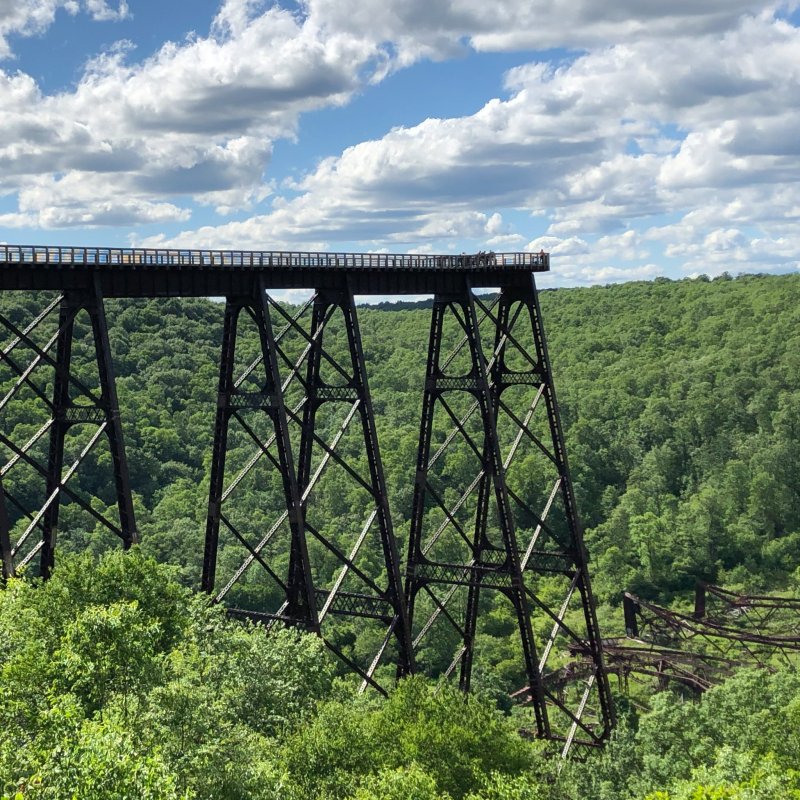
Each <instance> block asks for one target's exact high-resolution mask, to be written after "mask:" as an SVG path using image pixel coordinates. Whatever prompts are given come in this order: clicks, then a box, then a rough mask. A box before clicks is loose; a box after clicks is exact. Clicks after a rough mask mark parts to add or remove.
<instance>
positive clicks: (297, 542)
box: [0, 245, 613, 750]
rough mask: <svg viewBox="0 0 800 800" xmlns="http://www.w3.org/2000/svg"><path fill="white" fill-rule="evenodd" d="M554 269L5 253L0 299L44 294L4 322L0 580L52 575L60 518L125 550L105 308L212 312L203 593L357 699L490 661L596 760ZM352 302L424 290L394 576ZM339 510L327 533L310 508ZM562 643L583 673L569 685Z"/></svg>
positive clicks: (460, 675)
mask: <svg viewBox="0 0 800 800" xmlns="http://www.w3.org/2000/svg"><path fill="white" fill-rule="evenodd" d="M548 268H549V261H548V257H547V255H546V254H544V253H541V254H534V253H502V254H495V253H478V254H475V255H462V256H450V255H438V256H435V255H434V256H431V255H386V254H378V255H376V254H353V253H301V252H285V251H255V252H254V251H210V250H144V249H115V248H60V247H41V248H39V247H20V246H11V245H0V290H1V291H4V292H5V291H9V290H23V291H27V292H34V291H48V292H51V293H52V294H51V295H49V296H48V302H47V304H46V307H45V309H44V311H42V312H41V313H36V312H35V311H31V317H32V319H31V320H30V321H28V320H22V319H11V318H10V317H8V316H6V315H2V316H0V323H2V326H3V327H4V328H5V329H6V330H7V332H8V334H9V337H10V339H9V341H8V342H7V344H6V345H5V347H4V348H3V349H2V351H0V353H1V354H2V364H3V365H4V369H5V373H4V374H3V375H2V380H3V382H2V384H1V385H0V388H2V390H3V396H2V398H0V422H1V423H2V429H1V430H2V432H1V433H0V447H2V448H3V453H2V461H0V556H2V570H3V578H4V579H7V578H9V577H10V576H13V575H14V574H15V573H16V572H17V571H18V570H19V569H20V568H21V567H23V566H26V565H28V564H29V563H32V562H34V558H35V557H36V556H37V555H38V556H39V570H40V573H41V574H42V575H43V576H44V577H47V575H48V574H49V573H50V571H51V569H52V568H53V565H54V563H55V558H54V556H55V547H56V531H57V528H58V522H59V509H60V508H61V510H62V511H63V512H64V513H66V511H67V510H69V512H70V515H72V514H73V512H77V511H79V510H80V511H83V512H85V514H86V515H88V518H89V519H90V520H92V521H93V523H94V524H95V525H96V526H102V527H105V528H108V529H109V530H110V531H111V532H112V533H114V534H116V535H117V536H118V537H119V538H120V539H121V540H122V543H123V545H124V546H125V547H129V546H130V545H131V544H133V543H134V542H136V541H137V538H138V536H137V532H136V525H135V522H134V515H133V502H132V494H131V485H130V480H129V477H128V468H127V462H126V457H125V448H124V443H123V437H122V428H121V424H120V413H119V403H118V400H117V396H116V388H115V382H114V373H113V368H112V361H111V347H110V343H109V337H108V329H107V324H106V319H105V311H104V302H103V299H104V298H105V297H115V298H120V297H122V298H124V297H172V296H220V297H224V298H225V306H224V325H223V338H222V349H221V358H220V364H219V382H218V392H217V406H216V417H215V424H214V430H213V435H212V436H211V437H210V439H211V441H210V449H211V465H210V483H209V494H208V513H207V522H206V538H205V552H204V559H203V574H202V587H203V589H204V590H205V591H206V592H208V593H209V594H210V595H211V596H212V597H213V599H214V600H215V601H216V602H219V603H224V604H225V605H226V606H227V607H228V608H229V610H230V612H231V613H232V614H234V615H237V616H242V617H247V618H250V619H253V620H256V621H260V622H262V623H264V624H265V625H266V626H267V627H269V626H272V625H274V624H276V623H283V624H289V625H295V626H300V627H302V628H304V629H307V630H309V631H312V632H314V633H317V634H318V635H320V636H321V637H322V638H323V640H324V641H325V643H326V644H327V645H328V647H329V648H330V649H331V650H332V651H334V652H335V653H336V654H337V656H338V657H339V658H340V660H341V662H342V663H343V664H344V665H345V666H346V668H347V669H348V670H350V671H351V672H353V673H354V674H355V675H357V676H358V677H359V679H360V681H361V685H362V687H363V688H366V687H373V688H375V689H378V690H379V691H386V689H387V687H388V685H389V684H390V683H391V682H392V681H393V680H394V678H395V674H399V675H401V676H402V675H407V674H411V673H414V672H418V671H422V672H425V673H427V674H430V675H433V676H441V677H443V678H447V677H450V676H453V677H454V678H455V677H456V676H457V680H458V682H459V685H460V686H461V687H462V688H463V689H464V690H469V689H470V688H471V687H474V686H476V685H480V686H483V687H484V688H488V686H489V683H490V682H491V680H492V679H490V673H493V671H494V673H496V672H497V668H498V664H502V669H501V670H500V671H501V673H502V674H501V678H500V680H501V683H502V685H503V686H504V687H505V688H506V690H507V693H508V694H511V693H512V689H519V687H520V686H524V689H522V690H520V691H517V692H515V696H516V698H517V699H518V700H522V701H524V702H525V703H526V704H527V705H528V706H529V708H530V715H531V726H530V727H531V728H532V730H533V731H534V732H535V734H536V735H538V736H540V737H543V738H548V739H555V740H560V741H562V742H563V743H564V749H565V750H566V749H568V748H569V746H570V745H571V744H572V743H573V742H583V743H585V744H598V743H600V742H601V741H602V740H603V739H604V738H605V737H606V736H607V735H608V733H609V731H610V729H611V726H612V724H613V709H612V704H611V700H610V695H609V688H608V680H607V676H606V673H605V670H604V666H603V659H602V645H601V639H600V634H599V631H598V627H597V620H596V616H595V609H594V601H593V598H592V593H591V588H590V582H589V574H588V569H587V557H586V552H585V549H584V545H583V537H582V531H581V526H580V520H579V517H578V513H577V509H576V504H575V497H574V492H573V487H572V482H571V478H570V472H569V465H568V462H567V456H566V451H565V447H564V437H563V432H562V428H561V421H560V418H559V411H558V404H557V401H556V394H555V389H554V385H553V379H552V373H551V366H550V361H549V358H548V354H547V345H546V342H545V336H544V329H543V325H542V317H541V309H540V306H539V301H538V295H537V292H536V286H535V282H534V273H535V272H539V271H545V270H547V269H548ZM492 287H494V288H493V292H494V293H493V294H489V295H487V294H486V292H487V291H489V290H491V289H492ZM298 288H304V289H309V290H311V292H312V298H311V299H310V300H309V301H308V302H307V303H306V304H305V305H303V306H301V307H299V308H296V307H291V306H287V305H285V304H283V303H281V302H279V301H278V300H277V299H276V297H275V292H276V291H277V290H281V289H298ZM365 294H366V295H376V294H382V295H385V294H431V295H433V296H434V300H433V310H432V315H431V328H430V336H429V344H428V354H427V361H426V371H425V378H424V385H423V386H421V387H420V391H421V394H422V418H421V425H420V435H419V443H418V450H417V463H416V476H415V483H414V489H413V501H412V507H411V508H410V509H408V512H409V513H410V519H411V522H410V528H409V529H408V543H407V550H406V554H405V558H404V559H403V558H401V550H402V549H403V548H401V545H400V542H401V541H403V536H402V534H405V532H406V531H405V530H401V531H400V534H401V536H398V532H397V531H395V528H394V523H393V519H392V511H391V509H392V507H391V505H390V502H389V500H390V498H389V497H388V493H387V486H386V478H385V475H384V470H383V465H382V460H381V454H380V448H379V444H378V436H377V432H376V419H375V409H374V406H373V403H372V396H371V393H370V387H369V383H368V377H367V368H366V363H367V362H366V360H365V355H364V344H363V342H362V337H361V333H360V330H359V324H358V315H357V310H356V305H355V302H354V297H355V296H356V295H365ZM56 314H57V319H55V317H56ZM76 321H78V322H77V323H76ZM78 323H79V326H80V330H81V333H82V337H81V338H80V346H79V347H78V346H77V345H75V342H76V341H77V339H76V336H75V330H76V327H75V326H76V324H78ZM87 342H91V346H88V345H87ZM254 343H256V344H255V349H254ZM23 351H24V352H26V353H27V355H28V357H29V360H28V361H27V362H24V361H23V360H22V359H21V354H22V353H23ZM76 354H77V355H80V364H79V366H78V367H76V364H77V361H76ZM48 369H49V371H50V374H49V375H48V376H46V377H44V378H39V379H37V377H36V376H38V375H39V374H40V373H43V372H46V371H47V370H48ZM90 373H91V374H92V375H93V377H92V378H91V379H90V378H87V375H89V374H90ZM19 398H23V399H25V400H26V401H34V400H35V401H36V402H38V403H39V404H40V406H42V407H43V409H44V413H45V418H44V420H43V423H42V425H41V426H40V427H38V428H36V429H35V430H33V431H30V430H28V428H29V427H30V426H29V425H25V424H20V422H19V420H16V419H15V418H14V416H13V414H11V413H9V412H10V411H11V401H12V400H15V399H19ZM132 422H133V421H132ZM84 428H85V429H87V430H88V431H89V433H90V435H89V438H88V440H87V439H85V438H84V439H81V438H80V437H79V436H77V431H78V429H81V430H83V429H84ZM101 440H105V441H106V442H107V446H108V450H109V457H108V458H107V459H106V462H104V463H107V464H108V465H109V473H110V474H109V475H108V479H109V480H108V486H107V487H105V488H102V487H97V486H95V485H94V484H92V485H91V486H90V487H89V488H90V490H91V491H89V494H88V495H87V489H86V488H85V487H84V489H82V490H78V489H74V488H73V486H72V485H69V481H70V479H73V476H74V475H76V474H79V473H80V468H81V465H82V464H83V463H84V462H85V460H86V459H87V457H88V456H89V454H90V453H91V452H92V450H93V448H94V446H95V445H96V444H97V442H99V441H101ZM245 444H247V446H249V448H250V453H251V454H250V456H248V457H244V456H242V453H243V452H245V449H244V445H245ZM65 454H67V455H68V456H69V458H67V456H66V455H65ZM67 464H69V466H67V467H66V469H65V466H66V465H67ZM23 468H24V469H25V470H27V473H26V475H25V476H24V477H23V476H19V475H18V472H19V471H20V470H22V469H23ZM93 470H94V471H95V472H97V470H98V464H94V465H93ZM37 480H38V482H39V484H41V486H40V488H39V489H36V481H37ZM74 483H75V481H74V479H73V484H74ZM345 485H347V486H349V487H350V488H349V489H348V491H347V492H346V493H345V492H343V491H342V489H341V487H343V486H345ZM92 491H94V496H91V493H92ZM345 497H346V498H347V502H349V503H350V504H351V505H350V507H349V509H345V511H346V512H347V513H338V514H337V519H338V520H341V519H342V518H344V519H346V520H347V523H346V524H341V523H339V524H338V525H336V526H333V525H332V524H331V521H330V520H329V519H326V518H325V514H324V503H322V500H321V499H322V498H326V501H327V502H328V503H331V502H334V503H335V502H345V499H344V498H345ZM511 633H514V635H513V636H510V634H511ZM498 635H499V636H500V638H499V639H498ZM498 641H502V642H503V645H502V647H504V648H505V650H504V652H502V653H497V652H494V651H493V648H495V649H496V646H497V642H498ZM576 650H579V651H580V652H581V653H582V654H584V657H585V658H586V659H587V661H586V663H587V664H588V666H587V667H585V668H584V670H583V677H582V679H581V680H579V681H564V680H562V679H561V678H560V677H559V676H560V675H561V674H562V672H563V668H564V665H565V664H566V663H567V660H568V658H569V652H570V651H576ZM442 653H449V655H448V656H447V659H446V660H442V656H441V654H442ZM487 681H488V682H489V683H487ZM495 688H496V687H495Z"/></svg>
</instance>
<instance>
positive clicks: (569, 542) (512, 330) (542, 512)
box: [406, 280, 613, 750]
mask: <svg viewBox="0 0 800 800" xmlns="http://www.w3.org/2000/svg"><path fill="white" fill-rule="evenodd" d="M479 319H482V320H483V328H484V332H483V333H481V331H480V330H479V329H480V327H481V326H480V325H479ZM448 322H449V324H450V327H451V328H452V329H455V330H456V331H457V333H458V334H460V335H461V339H460V342H459V345H458V346H457V348H456V351H458V350H462V349H465V350H466V351H467V352H468V353H469V358H468V359H464V358H463V357H462V358H461V361H460V362H457V361H454V358H453V356H451V357H449V358H444V356H443V353H442V347H443V339H444V330H445V327H446V326H447V324H448ZM484 340H488V342H489V343H490V346H491V347H492V350H490V351H488V352H489V355H488V357H487V355H486V353H485V348H486V345H485V344H484ZM464 362H466V363H464ZM457 364H458V366H457ZM520 390H521V391H520ZM520 394H524V395H525V397H526V398H527V399H526V400H525V401H524V403H523V404H522V405H520ZM459 395H460V396H461V397H462V398H463V397H464V396H466V397H467V398H468V400H467V402H466V411H465V413H463V414H459V413H457V411H456V410H455V408H454V405H455V404H456V403H457V402H458V397H459ZM451 398H454V399H451ZM460 405H461V406H462V407H463V406H464V405H465V403H464V402H462V403H461V404H460ZM437 417H438V419H439V420H444V422H445V423H446V424H447V425H448V426H452V428H451V432H450V434H448V435H447V437H446V438H445V441H444V443H443V444H442V445H441V446H439V448H438V449H437V450H436V451H435V452H433V442H434V439H435V436H436V433H435V429H436V427H437V426H436V424H435V419H436V418H437ZM540 418H542V420H541V421H540ZM476 422H477V424H476ZM533 423H537V425H536V428H535V429H534V424H533ZM470 425H471V427H470ZM439 426H441V422H440V423H439ZM459 448H460V449H459ZM526 448H527V452H530V451H531V450H533V451H534V452H536V453H538V454H539V455H540V456H541V460H542V462H543V463H544V465H545V466H546V468H547V470H548V473H547V475H545V474H544V471H543V474H542V479H543V481H544V484H543V486H542V487H541V488H542V490H543V493H542V497H543V501H542V506H541V508H540V509H539V510H538V511H536V510H535V509H533V508H532V507H531V504H530V502H529V501H528V500H527V499H526V498H525V497H524V496H523V491H522V490H521V489H520V488H519V487H517V486H513V485H512V482H511V481H510V480H509V475H511V474H512V469H511V467H512V462H513V460H514V459H515V457H517V454H518V453H519V452H520V451H521V450H526ZM452 450H458V452H460V454H461V455H460V456H459V459H460V460H463V459H464V458H466V457H469V458H470V459H472V461H473V463H475V465H476V468H477V473H476V474H475V477H474V478H473V479H472V480H471V481H469V482H466V483H465V485H462V486H461V487H458V491H457V497H458V499H457V500H456V501H455V502H447V501H446V500H445V493H446V492H447V491H448V489H446V488H445V486H444V485H441V484H442V480H443V479H444V474H445V472H446V467H445V468H444V469H441V467H442V462H445V463H446V462H447V460H448V451H452ZM437 462H439V463H438V464H437ZM437 470H438V471H437ZM445 483H446V481H445ZM453 488H456V487H449V490H452V489H453ZM554 507H558V516H559V519H558V521H557V522H556V523H554V522H553V521H552V519H551V517H552V515H553V509H554ZM437 519H438V520H440V521H439V522H436V520H437ZM521 519H525V520H526V521H527V524H528V526H530V525H532V526H533V528H532V530H531V529H530V527H528V530H526V531H524V538H523V540H522V541H520V533H519V520H521ZM538 576H541V577H542V578H545V579H549V578H552V577H553V576H560V578H561V580H563V582H564V590H563V591H564V595H563V602H562V603H561V605H560V606H559V607H557V608H551V607H550V606H549V604H548V603H547V602H545V601H543V600H542V599H541V598H540V596H539V593H538V587H537V579H538ZM442 588H443V589H444V591H442ZM486 592H490V593H492V592H493V593H499V594H501V595H503V596H504V597H505V598H506V599H507V600H508V601H509V603H508V605H509V608H508V612H507V613H508V614H509V618H510V619H514V621H515V625H516V627H517V630H518V632H519V642H520V650H521V660H522V663H521V670H520V672H521V673H522V675H524V678H525V680H526V682H527V686H526V688H525V690H524V692H523V693H522V694H521V695H520V696H521V697H524V698H525V700H526V701H527V702H529V703H530V705H531V706H532V708H533V712H534V717H535V727H536V733H537V735H539V736H541V737H544V738H552V739H560V740H563V741H565V750H566V749H568V747H569V745H570V744H571V743H572V742H573V741H582V742H584V743H586V744H597V743H599V742H600V741H602V740H603V739H604V738H605V737H606V736H607V735H608V733H609V731H610V729H611V726H612V725H613V708H612V704H611V698H610V693H609V688H608V681H607V677H606V674H605V670H604V667H603V661H602V652H601V642H600V638H599V633H598V628H597V622H596V618H595V611H594V604H593V600H592V595H591V589H590V586H589V578H588V573H587V569H586V555H585V550H584V546H583V540H582V533H581V529H580V524H579V521H578V517H577V513H576V510H575V501H574V496H573V492H572V484H571V479H570V474H569V467H568V464H567V460H566V453H565V449H564V444H563V434H562V431H561V424H560V419H559V414H558V406H557V402H556V397H555V390H554V387H553V383H552V378H551V374H550V364H549V359H548V355H547V348H546V343H545V340H544V332H543V329H542V325H541V310H540V308H539V304H538V299H537V297H536V290H535V286H534V285H533V283H532V281H531V282H530V284H529V286H527V287H525V288H520V287H518V286H509V287H504V288H503V289H502V290H501V293H500V297H499V300H498V301H497V303H496V304H494V305H493V306H487V305H486V304H484V303H483V302H482V301H481V300H480V299H478V298H476V297H475V296H474V294H473V292H472V291H471V287H470V286H469V283H468V281H466V280H465V281H464V284H463V286H462V289H461V291H460V292H458V293H450V294H439V295H437V296H436V297H435V299H434V307H433V316H432V322H431V330H430V337H429V346H428V361H427V370H426V379H425V390H424V395H423V411H422V420H421V425H420V441H419V448H418V458H417V475H416V483H415V492H414V498H413V505H412V514H411V532H410V539H409V552H408V563H407V569H406V601H407V604H408V614H409V619H410V620H411V622H412V631H413V633H414V645H415V647H416V648H417V649H420V648H421V647H422V646H423V645H424V640H425V638H426V637H427V636H428V635H429V634H430V633H431V631H432V630H435V629H437V627H442V626H443V627H444V628H445V630H446V631H449V635H450V636H451V638H452V637H453V636H454V637H455V645H456V646H455V652H454V655H453V658H452V661H451V662H450V665H449V666H448V667H447V668H446V669H444V671H443V672H444V674H445V675H449V674H451V673H452V672H454V671H455V669H456V668H458V672H459V683H460V685H461V687H462V688H464V689H468V688H469V686H470V683H471V677H472V671H473V663H474V661H475V658H476V656H478V655H479V653H478V645H477V643H476V632H477V630H478V624H479V616H480V608H481V602H482V601H481V597H482V595H483V594H484V593H486ZM459 593H461V594H460V600H461V601H462V602H461V604H460V605H459V602H458V599H459ZM464 593H465V594H466V597H464ZM424 607H427V609H428V610H427V611H424V612H422V617H420V613H421V609H423V608H424ZM543 624H546V625H549V626H550V628H549V633H548V634H547V635H543V634H542V633H540V631H541V630H542V625H543ZM445 635H448V634H445ZM563 643H568V644H569V643H572V644H577V645H579V646H580V648H581V650H582V652H585V653H589V654H590V665H591V666H590V668H589V669H584V670H583V672H582V675H583V683H582V687H581V689H580V691H578V692H577V693H575V696H574V698H565V697H564V696H563V693H559V692H555V691H553V689H552V676H553V674H557V673H558V672H559V669H560V667H559V666H558V657H557V653H556V651H557V650H559V649H562V648H561V645H562V644H563ZM587 720H588V721H587Z"/></svg>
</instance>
